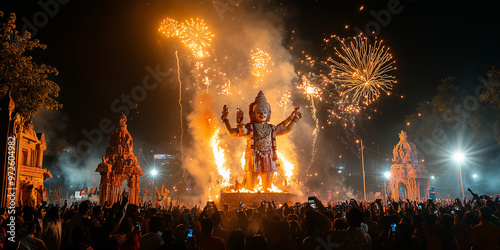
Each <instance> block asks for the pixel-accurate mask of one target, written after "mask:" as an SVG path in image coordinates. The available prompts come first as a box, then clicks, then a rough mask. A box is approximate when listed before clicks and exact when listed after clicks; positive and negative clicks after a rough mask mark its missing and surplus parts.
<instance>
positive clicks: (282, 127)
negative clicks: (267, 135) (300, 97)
mask: <svg viewBox="0 0 500 250" xmlns="http://www.w3.org/2000/svg"><path fill="white" fill-rule="evenodd" d="M299 109H300V106H297V107H295V109H294V110H293V112H292V114H291V115H290V116H289V117H288V118H286V119H285V120H284V121H282V122H281V123H280V124H278V125H277V126H276V127H277V128H276V134H277V135H285V134H288V133H290V132H291V131H292V129H293V127H294V126H295V124H297V123H298V122H299V120H300V119H302V113H300V112H299Z"/></svg>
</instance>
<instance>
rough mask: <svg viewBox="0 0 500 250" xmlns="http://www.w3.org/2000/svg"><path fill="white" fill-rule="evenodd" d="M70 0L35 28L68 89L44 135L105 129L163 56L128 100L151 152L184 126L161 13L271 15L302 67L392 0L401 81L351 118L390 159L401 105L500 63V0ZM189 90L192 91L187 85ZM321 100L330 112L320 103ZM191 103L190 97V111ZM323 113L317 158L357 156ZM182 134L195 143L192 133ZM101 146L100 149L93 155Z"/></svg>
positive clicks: (387, 36) (354, 162)
mask: <svg viewBox="0 0 500 250" xmlns="http://www.w3.org/2000/svg"><path fill="white" fill-rule="evenodd" d="M40 2H56V1H55V0H52V1H44V0H41V1H40ZM61 2H63V3H64V1H62V0H61ZM66 2H67V3H64V4H58V10H56V11H54V13H53V16H52V17H49V18H48V21H47V23H46V24H44V25H40V27H37V28H36V29H37V32H36V34H35V38H36V39H39V40H41V42H42V43H44V44H46V45H47V46H48V49H46V50H43V51H41V50H39V51H36V52H34V53H32V55H33V57H34V60H35V61H36V62H40V63H46V64H48V65H52V66H54V67H55V68H57V69H58V70H59V72H60V73H59V75H58V76H53V77H51V79H52V80H54V81H55V82H56V83H58V84H59V86H60V88H61V91H60V96H59V98H58V101H59V102H60V103H62V104H63V105H64V107H63V109H62V110H59V111H50V112H47V111H44V112H42V113H41V114H40V115H38V116H37V117H36V118H35V121H36V124H37V127H35V129H36V130H37V132H45V133H46V134H47V136H48V141H49V144H50V143H55V142H56V141H58V140H65V141H66V142H67V143H68V145H70V146H75V145H76V144H77V143H78V142H79V141H80V140H82V139H84V138H85V137H84V135H83V133H82V130H84V129H85V130H87V131H90V130H92V129H95V128H98V126H99V121H100V120H101V119H103V118H110V119H111V120H113V122H114V123H116V122H117V121H118V118H119V113H116V112H113V111H112V110H111V109H110V106H111V104H112V103H113V101H114V100H115V99H119V98H120V96H121V95H122V94H130V92H131V89H132V88H133V87H134V86H137V85H138V84H140V83H141V82H142V79H143V77H144V76H145V75H146V74H147V71H146V67H148V66H149V67H151V68H153V69H154V68H156V65H159V66H160V68H161V71H164V72H169V73H170V75H169V77H166V78H165V79H166V81H165V82H164V83H162V84H160V86H159V87H158V88H156V89H155V90H154V91H150V92H148V94H147V95H148V96H147V98H145V100H144V101H141V102H139V103H138V104H137V105H136V106H133V107H132V109H131V110H130V114H129V121H128V129H129V131H130V133H131V134H132V136H133V137H134V143H135V150H136V154H137V150H138V148H141V149H142V150H145V151H153V152H154V153H163V152H171V151H172V150H175V148H176V145H177V144H178V143H179V140H178V136H179V133H180V127H179V121H178V119H179V117H178V112H179V111H178V106H177V105H178V104H177V102H178V98H177V97H178V92H177V91H178V90H177V87H178V86H177V83H176V82H175V81H174V80H175V79H174V78H172V76H175V70H174V69H175V57H174V56H173V51H174V50H176V49H180V45H179V43H175V42H173V41H165V39H163V38H162V37H161V36H160V34H159V33H158V32H157V29H158V25H159V23H160V22H161V20H162V19H163V18H165V17H172V18H175V19H176V20H185V19H187V18H190V17H201V18H203V19H205V22H206V23H207V25H208V26H209V27H211V29H213V30H214V34H216V35H217V33H218V31H220V30H223V29H225V27H227V26H232V25H237V24H238V22H240V21H241V20H240V18H242V15H243V16H244V15H248V16H259V15H261V16H265V17H266V18H269V19H270V20H273V23H274V24H276V23H278V24H279V28H280V30H281V34H276V39H281V41H282V44H283V47H285V48H289V47H293V48H294V49H293V50H290V54H291V55H292V58H293V59H292V60H293V62H294V65H295V66H296V68H300V67H301V66H300V65H299V64H300V63H299V61H300V60H301V59H302V57H303V55H302V54H301V53H300V51H302V50H304V51H306V52H307V53H308V54H310V55H312V56H313V58H316V59H317V60H322V59H324V58H326V56H325V55H324V52H323V49H322V44H323V39H324V38H326V37H329V36H330V35H332V34H337V35H339V36H343V37H346V36H353V35H356V34H357V29H356V27H359V29H361V30H363V31H364V30H365V27H366V26H367V24H369V23H371V24H373V22H374V21H375V22H376V18H375V17H374V16H373V15H372V14H371V12H373V11H374V12H376V13H380V12H381V11H385V12H387V9H388V4H390V5H391V4H395V5H397V6H398V10H399V13H397V14H391V16H390V20H389V21H387V23H385V24H382V25H381V24H380V23H379V22H377V23H378V25H379V27H380V29H378V30H376V31H377V32H378V35H377V37H378V38H379V39H383V40H384V44H386V45H388V46H389V47H390V48H391V51H392V54H393V56H394V59H395V60H396V66H397V70H396V71H394V75H395V76H396V78H397V81H398V83H397V84H396V85H395V87H394V89H393V93H394V94H393V95H391V96H388V97H387V96H384V97H382V98H380V100H378V101H377V102H375V103H374V104H372V107H371V108H372V109H376V110H377V111H376V112H373V114H372V115H371V116H372V119H370V120H368V119H361V121H360V122H359V124H358V125H357V128H356V129H357V130H356V134H357V135H358V136H359V138H362V139H363V141H364V142H365V144H366V147H367V148H368V149H369V151H370V150H371V152H373V151H376V150H377V149H378V150H379V152H380V154H379V155H382V156H388V157H389V158H391V157H392V148H393V147H394V145H395V144H396V143H397V142H398V141H399V138H398V135H397V133H398V132H399V131H401V130H402V129H404V128H405V126H406V125H405V122H404V118H405V116H406V115H409V114H411V113H413V112H415V109H416V106H417V103H418V102H422V101H426V100H429V99H430V98H432V96H433V95H434V94H436V87H437V85H439V83H440V82H441V79H443V78H445V77H447V76H454V77H456V79H457V83H459V84H460V85H461V86H464V87H471V86H475V85H477V84H478V83H479V81H478V80H477V78H478V76H485V75H486V72H487V71H488V70H489V69H491V68H492V66H496V67H498V66H500V61H499V58H500V49H499V48H498V45H499V44H500V32H499V31H500V30H499V26H498V25H499V24H500V15H498V9H499V7H500V4H499V3H498V1H493V0H492V1H483V0H481V1H447V2H448V3H443V2H442V1H408V0H402V1H394V0H390V1H350V0H349V1H348V0H346V1H328V0H322V1H306V0H302V1H274V0H273V1H250V0H241V1H239V2H241V4H240V5H239V6H236V7H231V6H230V7H231V8H232V9H231V10H229V11H227V12H224V13H223V16H224V20H221V18H220V16H219V15H218V13H217V11H216V8H215V7H214V4H213V2H212V1H181V0H178V1H166V0H163V1H154V0H152V1H144V0H139V1H138V0H134V1H130V0H122V1H116V0H108V1H69V0H67V1H66ZM214 2H217V3H219V2H220V3H225V2H226V0H220V1H214ZM235 2H238V1H235ZM375 2H376V3H375ZM398 3H399V5H398ZM361 6H363V8H362V10H360V8H361ZM51 8H52V7H51ZM0 10H2V11H3V12H4V13H10V12H15V13H16V15H17V24H18V27H23V25H25V24H26V22H25V21H23V20H28V19H29V20H31V22H33V17H34V16H37V13H39V12H40V11H43V8H42V7H41V6H40V5H39V4H37V1H25V0H21V1H20V0H15V1H14V0H4V1H2V2H1V3H0ZM23 18H24V19H23ZM346 25H347V26H348V28H346ZM28 30H30V29H28ZM292 31H293V34H292ZM234 42H235V43H238V42H239V41H234ZM181 63H182V64H183V65H184V66H183V67H184V69H185V68H187V67H188V66H187V64H188V62H187V61H186V60H184V61H181ZM185 74H187V73H185ZM187 78H188V76H186V79H187ZM172 79H174V80H172ZM296 81H297V82H299V81H298V80H296ZM256 93H257V91H256V92H255V94H253V95H254V96H255V95H256ZM400 96H404V98H401V97H400ZM185 98H186V100H189V96H186V97H185ZM292 99H293V100H294V104H293V105H301V106H303V107H305V105H307V102H306V103H304V102H303V100H302V103H301V100H300V98H294V97H293V98H292ZM246 105H248V100H246V101H243V102H242V106H243V107H244V110H246ZM290 106H291V105H290ZM320 110H322V111H325V109H324V108H323V109H322V108H321V105H320ZM191 111H192V110H191V108H190V106H189V104H188V103H187V101H186V104H185V111H184V112H186V114H189V112H191ZM216 116H217V117H218V116H219V113H217V114H216ZM325 118H326V117H325V115H324V114H322V113H321V112H320V123H321V124H322V125H325V129H324V130H322V131H321V132H320V136H319V137H320V139H319V140H320V141H322V143H323V145H327V147H326V148H323V149H322V150H319V151H318V155H317V157H318V158H328V157H332V156H333V157H334V158H337V157H338V155H343V156H344V159H345V160H343V161H345V162H343V163H345V164H346V165H350V166H353V167H356V166H359V164H360V163H359V159H358V155H357V153H356V152H357V151H356V150H357V149H356V144H355V143H354V142H353V143H351V144H347V145H346V143H343V142H342V138H339V135H338V134H337V133H336V129H334V128H331V127H329V126H328V125H326V122H325ZM221 125H222V124H221ZM108 138H109V136H105V138H104V142H103V143H102V144H100V145H99V147H100V148H103V147H105V146H106V144H107V140H108ZM186 140H187V141H188V143H189V136H188V137H187V138H186ZM52 146H53V145H52ZM50 147H51V145H49V148H50ZM332 152H333V153H332ZM103 153H104V151H102V150H101V151H99V150H97V149H96V152H95V154H96V155H98V156H99V155H100V156H102V154H103ZM373 155H374V154H372V156H373ZM100 156H99V157H100ZM373 157H374V156H373ZM329 161H331V160H325V161H324V162H329ZM320 162H322V160H320ZM318 168H320V167H318Z"/></svg>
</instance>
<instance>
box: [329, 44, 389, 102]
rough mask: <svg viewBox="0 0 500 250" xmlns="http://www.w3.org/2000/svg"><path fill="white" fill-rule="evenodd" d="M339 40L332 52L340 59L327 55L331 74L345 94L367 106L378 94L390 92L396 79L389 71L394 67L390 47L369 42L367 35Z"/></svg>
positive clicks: (353, 100)
mask: <svg viewBox="0 0 500 250" xmlns="http://www.w3.org/2000/svg"><path fill="white" fill-rule="evenodd" d="M336 39H337V40H338V41H340V48H335V54H336V55H337V56H338V57H339V59H340V61H336V60H334V59H332V58H328V60H327V61H328V62H329V63H330V66H331V68H332V71H331V76H332V78H333V79H334V81H335V82H338V83H340V84H341V87H342V92H343V94H344V95H345V96H350V97H351V98H352V99H351V100H352V102H353V103H362V104H364V105H365V106H368V105H369V104H370V103H372V102H374V101H375V100H377V99H378V98H379V97H380V94H381V93H386V94H390V91H391V90H392V87H393V84H394V83H396V82H397V81H396V80H395V77H394V76H393V75H390V74H389V73H390V72H391V71H392V70H394V69H396V68H395V67H394V64H395V61H394V60H392V55H391V53H390V52H389V48H388V47H386V46H384V45H383V44H382V43H383V41H382V40H377V39H376V38H375V39H374V42H370V41H368V39H367V38H366V37H363V36H361V35H360V36H357V37H354V38H353V39H352V40H353V41H350V42H347V41H346V40H342V39H340V38H336Z"/></svg>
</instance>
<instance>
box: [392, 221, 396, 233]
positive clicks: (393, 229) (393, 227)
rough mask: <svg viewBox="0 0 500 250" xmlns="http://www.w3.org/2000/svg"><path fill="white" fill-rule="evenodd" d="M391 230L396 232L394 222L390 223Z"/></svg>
mask: <svg viewBox="0 0 500 250" xmlns="http://www.w3.org/2000/svg"><path fill="white" fill-rule="evenodd" d="M391 232H396V222H393V223H391Z"/></svg>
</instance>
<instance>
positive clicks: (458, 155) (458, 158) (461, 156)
mask: <svg viewBox="0 0 500 250" xmlns="http://www.w3.org/2000/svg"><path fill="white" fill-rule="evenodd" d="M453 158H454V159H455V161H457V162H458V172H459V173H460V186H461V187H462V200H463V199H465V193H464V182H463V180H462V168H461V166H460V163H462V161H464V160H465V155H464V154H463V153H461V152H457V153H455V154H454V155H453Z"/></svg>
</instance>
